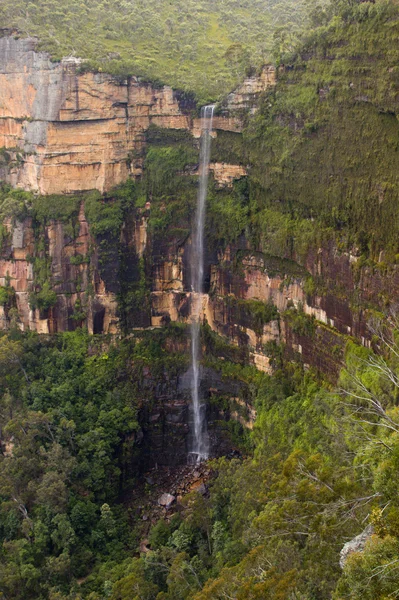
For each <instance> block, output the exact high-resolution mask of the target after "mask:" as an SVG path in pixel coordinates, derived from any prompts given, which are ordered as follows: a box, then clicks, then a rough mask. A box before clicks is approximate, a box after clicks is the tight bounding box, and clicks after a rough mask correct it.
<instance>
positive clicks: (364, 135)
mask: <svg viewBox="0 0 399 600" xmlns="http://www.w3.org/2000/svg"><path fill="white" fill-rule="evenodd" d="M342 8H343V10H341V12H339V13H338V14H337V15H336V16H335V17H334V18H333V19H332V20H331V21H330V22H329V23H328V24H326V25H323V26H322V27H319V28H317V29H315V30H314V31H313V32H311V33H309V35H308V37H307V39H306V40H305V41H304V43H303V45H302V46H301V47H300V48H299V50H297V51H296V53H295V54H293V55H292V56H291V57H286V61H287V62H286V64H285V65H284V67H282V69H281V71H280V74H279V82H278V85H277V86H276V88H275V89H273V90H271V91H269V92H268V93H267V94H266V96H265V98H264V101H263V103H262V105H261V109H260V111H259V113H258V115H257V116H256V117H255V118H254V119H251V120H250V121H249V125H248V128H247V130H246V133H245V140H246V145H247V148H248V150H249V153H250V157H249V158H250V163H251V180H250V183H251V188H250V189H251V221H252V223H253V231H254V241H255V242H256V243H258V244H260V245H261V246H262V248H263V249H264V251H266V252H270V253H271V254H276V255H279V256H285V257H288V258H296V259H297V260H299V261H302V260H303V258H304V256H305V255H306V253H307V251H308V249H309V248H310V247H311V246H315V247H317V246H319V244H320V240H321V239H323V240H325V239H331V238H333V237H334V238H335V239H336V241H337V244H338V246H339V247H340V248H342V249H343V250H348V249H354V251H355V252H357V253H358V255H363V256H364V257H365V258H366V259H368V258H370V259H372V260H373V261H376V262H378V260H379V255H380V252H381V250H384V252H385V253H386V256H387V257H389V258H388V261H390V260H391V261H392V260H393V259H394V256H395V255H396V253H397V251H398V245H397V240H398V238H397V233H396V222H397V219H398V213H397V211H398V204H397V202H396V198H397V194H398V180H397V172H398V164H397V159H398V154H397V151H396V149H397V138H398V121H397V119H396V116H395V115H396V113H397V112H398V105H397V97H398V96H397V92H398V80H397V75H396V71H397V67H396V65H397V60H398V55H397V48H398V46H397V44H396V42H395V40H397V38H398V35H399V12H398V6H397V3H394V2H390V1H386V2H385V1H384V0H381V1H377V2H375V3H371V2H362V3H356V2H352V3H351V2H346V3H341V9H342Z"/></svg>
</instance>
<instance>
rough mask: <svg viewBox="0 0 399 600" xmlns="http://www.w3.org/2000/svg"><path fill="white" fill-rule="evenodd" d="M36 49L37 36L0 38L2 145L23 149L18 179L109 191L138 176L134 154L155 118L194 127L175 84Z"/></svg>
mask: <svg viewBox="0 0 399 600" xmlns="http://www.w3.org/2000/svg"><path fill="white" fill-rule="evenodd" d="M35 48H36V40H34V39H32V38H26V39H14V38H13V37H3V38H0V147H4V148H8V149H10V150H11V151H15V152H17V151H18V153H19V160H18V161H14V162H13V164H12V166H11V167H10V168H9V172H8V173H7V180H8V181H9V182H10V183H11V184H12V185H14V186H17V187H21V188H23V189H27V190H33V191H36V192H40V193H41V194H51V193H70V192H75V191H82V190H89V189H98V190H99V191H101V192H104V191H107V190H109V189H110V188H112V187H114V186H115V185H117V184H119V183H121V182H123V181H125V180H126V179H127V177H128V176H129V174H130V173H132V174H133V175H138V174H140V172H141V167H142V163H141V159H140V157H138V158H136V159H135V161H134V162H133V161H131V160H129V156H130V154H131V153H132V152H137V151H139V150H140V149H141V148H142V145H143V143H144V142H143V133H145V131H146V130H147V129H148V127H149V126H150V124H151V123H154V124H156V125H158V126H159V127H170V128H173V129H188V128H190V127H191V121H190V119H189V117H188V116H187V115H185V114H184V113H183V111H182V110H181V109H180V106H179V102H178V100H177V96H176V94H175V92H173V90H172V89H171V88H169V87H166V86H165V87H163V88H161V89H156V88H154V87H153V86H151V85H150V84H147V83H141V82H139V81H138V80H137V79H135V78H131V79H129V80H126V81H123V82H119V81H117V80H116V79H115V78H113V77H111V76H109V75H106V74H102V73H97V74H94V73H85V74H80V73H78V72H77V68H78V66H79V61H78V60H73V59H68V60H64V61H61V62H60V63H52V62H51V61H50V60H49V57H48V55H47V54H45V53H39V52H36V51H35ZM12 158H14V156H12Z"/></svg>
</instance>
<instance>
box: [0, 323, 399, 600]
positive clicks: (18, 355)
mask: <svg viewBox="0 0 399 600" xmlns="http://www.w3.org/2000/svg"><path fill="white" fill-rule="evenodd" d="M398 325H399V324H397V323H396V321H395V322H394V325H393V333H392V329H387V328H386V326H385V325H384V324H381V323H378V322H377V323H376V324H374V326H373V332H374V335H375V339H376V340H377V339H378V341H379V344H380V350H381V353H380V355H379V356H378V357H377V356H375V355H374V354H373V353H372V352H371V351H370V350H366V349H365V348H361V347H359V346H357V345H354V344H351V345H349V346H348V348H347V355H346V369H345V370H344V371H343V372H342V375H341V379H340V384H339V385H340V391H339V393H332V391H333V390H331V388H330V387H329V386H328V385H327V384H326V383H325V382H323V381H322V380H320V379H319V378H318V377H317V376H316V375H315V374H314V373H312V372H307V373H305V372H304V371H303V370H302V369H301V367H299V366H298V365H296V366H295V365H292V364H290V363H287V362H285V363H284V364H282V366H281V365H280V368H279V369H278V370H277V371H276V372H275V374H274V375H273V376H269V375H265V374H261V373H259V372H257V373H256V370H254V372H253V374H251V372H250V370H248V367H246V366H245V357H243V356H241V357H240V356H239V354H237V352H239V351H238V349H237V350H236V351H234V352H236V354H234V353H233V354H232V353H231V352H232V349H231V350H229V349H228V347H227V346H225V345H224V344H223V343H222V342H221V341H218V339H217V338H215V334H212V333H211V332H210V331H207V330H205V331H204V332H203V334H204V336H205V337H204V341H205V342H206V343H207V344H210V345H209V349H211V348H215V350H214V356H215V358H216V356H219V362H220V364H222V363H224V364H225V365H226V367H227V365H228V364H231V366H232V367H233V365H235V367H234V369H235V373H236V376H237V377H239V378H241V380H242V381H244V380H245V381H247V383H248V384H250V385H252V393H253V396H252V401H253V402H254V403H255V405H256V408H257V412H258V417H257V421H256V424H255V427H254V430H253V432H252V434H251V442H250V445H249V446H247V448H252V450H251V455H250V456H248V457H247V458H235V459H229V460H228V459H226V458H221V459H219V460H217V461H214V462H213V465H212V467H213V478H212V480H211V482H210V484H209V486H210V492H209V495H207V496H202V495H201V494H198V493H197V492H192V493H191V494H189V495H187V496H186V497H185V498H184V500H183V504H184V506H185V510H184V512H183V513H176V514H175V515H174V516H173V517H172V518H171V519H170V520H162V519H161V520H160V521H158V522H157V523H156V524H155V525H153V527H152V529H151V532H150V535H149V543H150V547H151V550H150V551H149V552H147V553H146V554H143V555H141V557H140V558H138V557H134V554H135V550H136V547H137V544H138V541H139V538H138V537H136V535H137V534H136V530H135V525H136V524H137V522H136V520H135V519H136V517H134V516H133V515H131V516H128V515H129V512H128V511H126V509H125V508H124V507H123V505H121V504H120V503H119V500H118V499H120V498H122V497H123V496H124V495H126V492H127V490H129V489H130V486H131V485H132V483H133V481H134V477H135V472H136V471H135V469H136V467H135V465H136V464H137V458H138V454H137V453H138V452H139V448H138V447H137V446H135V443H134V440H135V433H134V432H136V431H137V430H138V427H139V424H138V414H137V410H138V408H139V406H140V398H141V397H142V394H143V393H145V394H146V395H147V396H148V388H147V387H146V384H144V387H142V386H143V370H142V368H143V366H146V368H147V369H148V367H150V368H151V371H152V373H153V375H155V374H156V373H158V375H155V379H157V378H159V377H160V378H161V379H162V378H163V377H164V376H165V375H166V376H167V377H168V378H170V377H171V375H172V374H173V373H175V374H176V373H178V372H179V371H181V369H185V368H186V362H185V358H184V357H183V356H182V355H181V354H180V353H177V354H175V355H173V354H170V351H169V352H165V346H164V344H165V342H166V340H167V337H168V336H172V338H174V339H175V340H177V339H181V336H182V334H183V333H184V332H183V330H182V329H181V328H179V327H177V328H176V327H173V328H171V329H169V330H163V331H158V332H143V336H144V337H142V339H140V338H131V339H130V340H126V341H124V342H122V343H121V342H119V343H118V345H115V344H113V343H108V344H107V346H106V347H105V345H104V341H105V340H104V339H101V338H99V339H96V338H92V337H89V336H88V335H87V334H86V333H85V332H84V331H82V330H78V331H76V332H74V333H69V334H63V335H59V336H53V337H51V338H47V339H46V338H39V337H38V336H37V335H28V336H23V337H22V336H21V335H20V334H17V333H16V332H14V333H12V334H11V335H10V336H8V337H7V336H3V337H1V338H0V383H1V386H2V400H1V411H0V414H1V424H2V440H1V441H2V451H3V453H2V454H1V455H0V481H1V498H0V500H1V501H0V536H1V540H2V549H1V558H2V560H1V562H0V565H1V566H0V589H1V591H2V593H3V594H4V596H5V597H6V598H7V597H8V598H15V599H16V600H18V599H19V598H27V599H28V598H32V599H33V598H35V599H36V598H39V597H40V598H46V599H47V598H49V599H50V598H57V599H60V600H64V599H68V600H72V598H88V599H90V600H102V599H105V598H112V599H115V600H130V599H131V598H132V597H133V598H135V597H136V596H132V590H135V589H137V590H140V594H141V595H143V594H145V595H144V597H145V598H147V599H148V600H159V599H160V598H162V599H165V600H166V599H169V598H170V599H172V598H173V600H175V599H186V598H189V597H194V598H195V599H196V600H206V599H208V598H209V599H212V600H217V599H220V600H222V599H223V598H225V597H226V595H227V596H230V597H233V598H236V599H237V600H238V599H242V600H244V599H245V600H246V599H247V598H254V599H255V598H275V599H277V598H289V597H298V598H321V599H323V598H326V599H327V598H331V597H334V598H336V599H337V600H341V599H343V598H346V597H350V598H360V597H366V598H370V600H371V599H373V600H374V599H377V600H378V599H381V600H382V599H383V598H386V597H388V596H389V594H392V593H394V591H395V589H396V587H395V586H396V585H397V578H396V564H397V562H398V561H399V541H398V540H399V532H398V530H397V512H398V510H399V508H398V507H397V504H398V500H397V498H398V490H397V481H396V475H395V473H396V468H397V465H396V462H395V461H396V458H395V457H396V454H397V448H396V444H397V432H398V431H399V419H398V414H397V407H396V395H397V379H396V377H397V368H398V365H397V355H396V352H397V345H396V344H397V342H396V340H397V337H398V336H399V329H398V328H397V326H398ZM176 336H177V337H176ZM216 348H217V350H216ZM226 352H227V353H228V354H229V353H230V354H229V359H228V361H226V360H220V357H221V356H222V355H223V354H225V353H226ZM228 354H225V356H227V355H228ZM132 358H133V360H132ZM231 359H233V360H236V361H238V362H235V363H229V361H230V360H231ZM240 363H241V364H240ZM173 365H174V366H173ZM176 368H177V371H176ZM223 368H224V369H225V366H223ZM246 369H247V371H246ZM147 372H148V371H147ZM233 372H234V370H233V369H231V373H233ZM154 391H155V388H154ZM146 401H148V399H147V400H146ZM367 523H371V524H372V525H373V526H374V534H373V536H371V537H370V539H369V541H368V542H367V544H366V548H365V550H364V552H363V553H362V554H359V553H355V554H353V555H351V556H350V557H349V558H348V560H347V562H346V564H345V568H344V571H343V573H342V571H341V569H340V567H339V564H338V558H339V551H340V549H341V548H342V546H343V544H344V542H345V541H347V540H348V539H350V538H351V537H354V536H355V535H357V534H358V533H359V532H360V531H362V530H363V529H364V527H365V525H366V524H367ZM370 579H371V581H372V586H371V588H370V583H369V580H370ZM77 580H79V581H80V584H77Z"/></svg>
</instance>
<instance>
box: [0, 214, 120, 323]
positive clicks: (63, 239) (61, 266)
mask: <svg viewBox="0 0 399 600" xmlns="http://www.w3.org/2000/svg"><path fill="white" fill-rule="evenodd" d="M78 223H79V231H78V235H77V237H76V238H75V239H74V240H71V239H70V238H69V237H68V236H67V235H66V234H65V231H64V225H63V223H61V222H60V221H51V222H50V223H49V224H48V225H47V226H46V227H45V228H44V231H43V232H42V235H43V238H44V240H45V245H46V248H47V250H46V255H47V260H48V262H49V264H50V281H51V285H52V288H53V290H54V291H55V292H56V294H57V303H56V305H55V306H54V307H52V308H50V309H49V310H47V311H44V312H43V313H41V312H40V311H39V310H38V309H36V310H32V309H31V308H30V305H29V296H30V294H31V293H32V292H34V291H35V287H34V286H35V273H34V263H33V260H32V257H33V256H35V243H34V232H33V229H32V220H31V219H25V221H23V222H19V221H17V222H16V223H15V224H14V225H12V223H11V222H6V223H5V225H6V227H7V229H9V231H10V241H11V248H10V254H9V256H8V257H7V258H2V259H1V260H0V285H2V286H5V285H7V284H9V285H11V287H13V288H14V290H15V306H16V308H17V310H18V325H19V327H20V328H21V329H22V330H23V331H26V330H32V331H37V332H38V333H55V332H57V331H68V330H69V329H71V328H74V326H76V323H75V322H74V320H73V319H71V317H72V316H73V314H74V312H75V311H76V307H77V306H80V308H79V311H84V312H85V313H86V318H85V319H84V321H85V323H86V325H87V327H88V330H89V331H90V332H92V333H100V332H101V333H117V331H118V317H117V302H116V296H115V294H114V293H112V292H110V291H108V290H107V289H106V286H105V284H104V282H103V281H102V279H101V277H100V274H99V271H98V268H97V266H96V261H95V253H94V254H93V255H91V253H92V249H93V247H94V246H95V244H94V240H93V238H92V236H91V234H90V231H89V226H88V223H87V221H86V217H85V213H84V207H83V204H82V206H81V207H80V212H79V216H78ZM79 256H81V257H82V258H83V259H84V260H83V261H79V260H77V261H76V260H74V259H76V258H79ZM89 259H90V260H89ZM91 290H93V292H91ZM10 322H11V321H10V316H9V314H8V313H7V310H5V309H3V308H2V309H1V311H0V329H8V328H9V326H10Z"/></svg>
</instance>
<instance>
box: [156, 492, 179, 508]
mask: <svg viewBox="0 0 399 600" xmlns="http://www.w3.org/2000/svg"><path fill="white" fill-rule="evenodd" d="M175 500H176V498H175V497H174V496H172V494H162V496H160V497H159V498H158V504H159V506H164V507H165V508H170V507H171V506H172V504H173V502H174V501H175Z"/></svg>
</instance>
